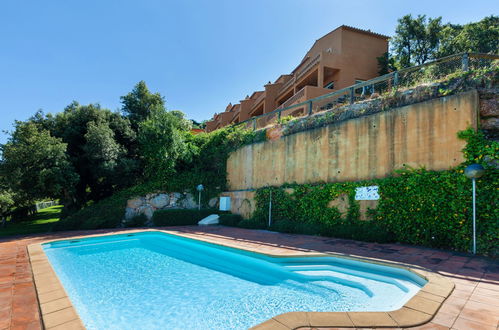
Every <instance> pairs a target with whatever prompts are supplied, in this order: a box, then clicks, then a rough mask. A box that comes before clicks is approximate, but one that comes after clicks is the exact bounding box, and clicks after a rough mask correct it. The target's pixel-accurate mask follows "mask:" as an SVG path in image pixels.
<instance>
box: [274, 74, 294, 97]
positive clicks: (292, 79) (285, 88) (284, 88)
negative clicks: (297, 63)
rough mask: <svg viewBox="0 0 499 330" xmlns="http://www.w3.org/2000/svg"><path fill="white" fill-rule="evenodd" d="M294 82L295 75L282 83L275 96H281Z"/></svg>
mask: <svg viewBox="0 0 499 330" xmlns="http://www.w3.org/2000/svg"><path fill="white" fill-rule="evenodd" d="M294 83H295V77H293V78H291V79H289V80H288V81H287V82H286V83H285V84H284V85H282V88H281V90H280V91H279V93H277V96H281V95H282V94H284V92H286V91H288V89H289V88H290V87H292V86H293V84H294Z"/></svg>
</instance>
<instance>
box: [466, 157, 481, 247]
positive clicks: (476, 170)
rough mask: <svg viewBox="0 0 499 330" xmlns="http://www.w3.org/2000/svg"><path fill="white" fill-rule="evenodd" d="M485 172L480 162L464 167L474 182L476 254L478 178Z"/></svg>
mask: <svg viewBox="0 0 499 330" xmlns="http://www.w3.org/2000/svg"><path fill="white" fill-rule="evenodd" d="M484 173H485V169H484V168H483V166H482V165H480V164H471V165H469V166H467V167H466V168H465V169H464V175H466V177H467V178H469V179H471V182H472V183H473V254H476V197H475V196H476V179H478V178H480V177H481V176H482V175H483V174H484Z"/></svg>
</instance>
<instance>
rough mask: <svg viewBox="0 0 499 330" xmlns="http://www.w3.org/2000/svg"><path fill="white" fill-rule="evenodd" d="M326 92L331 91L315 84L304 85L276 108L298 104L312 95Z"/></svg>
mask: <svg viewBox="0 0 499 330" xmlns="http://www.w3.org/2000/svg"><path fill="white" fill-rule="evenodd" d="M327 93H331V90H330V89H327V88H320V87H316V86H305V87H303V88H302V89H300V90H299V91H298V92H297V93H296V94H295V95H293V96H292V97H290V98H289V99H288V100H287V101H286V102H284V103H283V104H282V105H281V106H280V107H278V108H277V109H284V108H287V107H290V106H292V105H294V104H298V103H301V102H305V101H307V100H310V99H313V98H314V97H318V96H321V95H324V94H327Z"/></svg>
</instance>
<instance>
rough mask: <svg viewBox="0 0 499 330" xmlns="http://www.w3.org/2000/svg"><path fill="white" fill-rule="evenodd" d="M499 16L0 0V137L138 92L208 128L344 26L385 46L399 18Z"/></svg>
mask: <svg viewBox="0 0 499 330" xmlns="http://www.w3.org/2000/svg"><path fill="white" fill-rule="evenodd" d="M498 9H499V3H498V2H497V1H484V0H474V1H455V0H454V1H446V0H439V1H435V0H432V1H426V0H420V1H405V0H398V1H381V0H378V1H372V0H371V1H361V0H357V1H333V0H328V1H323V0H317V1H314V0H301V1H297V0H251V1H249V0H247V1H235V0H227V1H218V0H199V1H193V0H183V1H178V0H176V1H167V0H163V1H160V0H158V1H152V0H141V1H137V0H134V1H128V0H98V1H95V0H85V1H68V0H64V1H51V0H46V1H18V0H2V1H1V3H0V130H10V129H11V128H12V123H13V121H14V120H15V119H18V120H25V119H27V118H29V117H30V116H31V115H32V114H34V113H35V112H36V111H37V110H38V109H42V110H43V111H44V112H52V113H54V112H59V111H62V110H63V109H64V107H65V106H66V105H68V104H69V103H70V102H71V101H73V100H76V101H78V102H80V103H82V104H88V103H100V104H101V105H102V106H103V107H106V108H109V109H111V110H117V109H119V107H120V99H119V97H120V96H121V95H124V94H126V93H128V92H129V91H130V90H131V89H132V88H133V86H134V85H135V84H136V83H137V82H138V81H140V80H145V81H146V83H147V84H148V86H149V88H150V89H151V90H152V91H155V92H156V91H157V92H160V93H161V94H162V95H163V96H164V97H165V99H166V104H167V107H168V109H170V110H173V109H178V110H182V111H183V112H185V113H186V114H187V117H188V118H192V119H196V120H203V119H209V118H210V117H211V116H212V115H213V113H214V112H220V111H223V110H224V109H225V106H226V105H227V103H229V102H233V103H235V102H238V101H239V100H241V99H243V98H244V97H245V96H246V95H247V94H251V92H253V91H254V90H260V89H263V85H264V84H265V83H266V82H268V81H269V80H274V79H275V78H277V77H278V76H279V75H280V74H282V73H288V72H290V71H291V70H292V69H293V68H294V67H295V66H296V65H297V64H298V62H299V61H300V60H301V58H302V56H303V55H304V54H305V52H306V51H307V50H308V48H309V47H310V46H311V45H312V44H313V42H314V40H316V39H317V38H319V37H321V36H322V35H324V34H326V33H327V32H329V31H331V30H332V29H334V28H336V27H338V26H340V25H342V24H346V25H351V26H355V27H359V28H362V29H371V30H372V31H375V32H378V33H382V34H386V35H392V34H393V32H394V30H395V26H396V24H397V18H400V17H401V16H403V15H405V14H407V13H411V14H413V15H417V14H427V15H430V16H432V17H436V16H442V17H443V21H444V22H453V23H461V24H463V23H467V22H472V21H477V20H480V19H481V18H483V17H485V16H488V15H491V14H496V15H497V14H499V10H498ZM5 141H6V135H5V134H3V133H1V134H0V143H4V142H5Z"/></svg>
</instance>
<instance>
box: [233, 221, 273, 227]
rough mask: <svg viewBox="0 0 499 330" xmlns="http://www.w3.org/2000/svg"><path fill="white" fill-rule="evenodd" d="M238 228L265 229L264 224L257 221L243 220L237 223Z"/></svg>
mask: <svg viewBox="0 0 499 330" xmlns="http://www.w3.org/2000/svg"><path fill="white" fill-rule="evenodd" d="M237 226H238V227H241V228H246V229H264V228H266V227H267V225H266V224H265V222H262V221H260V220H258V219H244V220H241V222H239V223H238V225H237Z"/></svg>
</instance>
